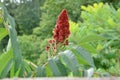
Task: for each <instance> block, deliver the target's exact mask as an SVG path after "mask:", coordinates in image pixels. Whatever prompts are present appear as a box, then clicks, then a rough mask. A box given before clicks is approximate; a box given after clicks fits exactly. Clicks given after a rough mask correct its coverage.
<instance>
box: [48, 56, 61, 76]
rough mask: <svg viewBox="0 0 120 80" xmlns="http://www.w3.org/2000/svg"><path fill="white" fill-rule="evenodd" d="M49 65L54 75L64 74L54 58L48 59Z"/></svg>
mask: <svg viewBox="0 0 120 80" xmlns="http://www.w3.org/2000/svg"><path fill="white" fill-rule="evenodd" d="M48 65H49V67H50V69H51V71H52V73H53V75H54V76H62V74H61V72H60V70H59V68H58V66H57V64H56V63H55V60H54V59H52V58H51V59H49V60H48Z"/></svg>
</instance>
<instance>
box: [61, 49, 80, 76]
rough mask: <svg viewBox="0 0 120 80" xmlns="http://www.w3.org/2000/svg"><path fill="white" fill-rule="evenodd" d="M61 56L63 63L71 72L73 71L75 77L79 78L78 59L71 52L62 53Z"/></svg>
mask: <svg viewBox="0 0 120 80" xmlns="http://www.w3.org/2000/svg"><path fill="white" fill-rule="evenodd" d="M59 54H60V59H61V62H62V63H63V64H64V65H65V66H66V67H67V68H68V69H69V70H71V71H72V72H73V74H74V75H75V76H79V71H78V68H79V64H78V61H77V59H76V57H75V56H74V54H73V53H72V52H71V51H69V50H66V51H64V52H61V53H59Z"/></svg>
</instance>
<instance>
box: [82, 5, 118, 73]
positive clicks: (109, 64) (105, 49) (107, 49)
mask: <svg viewBox="0 0 120 80" xmlns="http://www.w3.org/2000/svg"><path fill="white" fill-rule="evenodd" d="M81 8H82V9H83V10H84V11H82V13H81V17H82V19H83V23H81V26H82V27H84V28H86V30H85V31H86V32H85V34H86V35H89V34H90V33H94V34H98V35H101V36H103V37H105V38H106V40H102V41H99V42H94V43H93V42H92V43H90V44H92V46H94V48H95V49H96V50H97V54H96V55H94V61H95V66H96V67H97V68H98V69H99V68H103V69H105V70H106V71H108V72H111V68H114V69H115V68H117V67H116V66H117V65H118V62H119V61H118V59H119V58H120V57H119V56H117V55H118V54H120V53H119V50H120V47H119V44H120V40H119V38H120V36H119V33H120V27H119V25H120V24H119V23H120V22H119V21H120V18H119V16H120V14H119V12H120V10H119V9H117V10H115V9H114V8H113V7H112V6H110V5H108V4H107V3H106V4H103V3H99V4H96V3H95V4H93V6H90V5H88V6H87V7H85V6H81ZM101 14H102V15H101ZM88 39H89V38H88ZM96 39H97V38H96ZM96 39H95V40H96ZM83 41H85V40H83ZM115 61H117V63H116V62H115ZM114 75H119V74H118V73H115V74H114Z"/></svg>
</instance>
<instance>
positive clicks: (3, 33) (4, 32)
mask: <svg viewBox="0 0 120 80" xmlns="http://www.w3.org/2000/svg"><path fill="white" fill-rule="evenodd" d="M6 35H8V31H7V30H6V29H5V28H0V41H1V40H2V39H3V38H4V37H5V36H6Z"/></svg>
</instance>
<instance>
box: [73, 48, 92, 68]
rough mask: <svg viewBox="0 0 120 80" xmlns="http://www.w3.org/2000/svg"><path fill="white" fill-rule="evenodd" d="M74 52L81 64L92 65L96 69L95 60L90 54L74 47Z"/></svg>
mask: <svg viewBox="0 0 120 80" xmlns="http://www.w3.org/2000/svg"><path fill="white" fill-rule="evenodd" d="M72 51H73V53H74V54H75V56H76V58H77V59H78V61H79V63H80V64H85V65H90V66H92V67H94V61H93V58H92V57H91V55H90V53H89V52H88V51H86V50H85V49H84V48H82V47H74V49H72Z"/></svg>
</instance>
